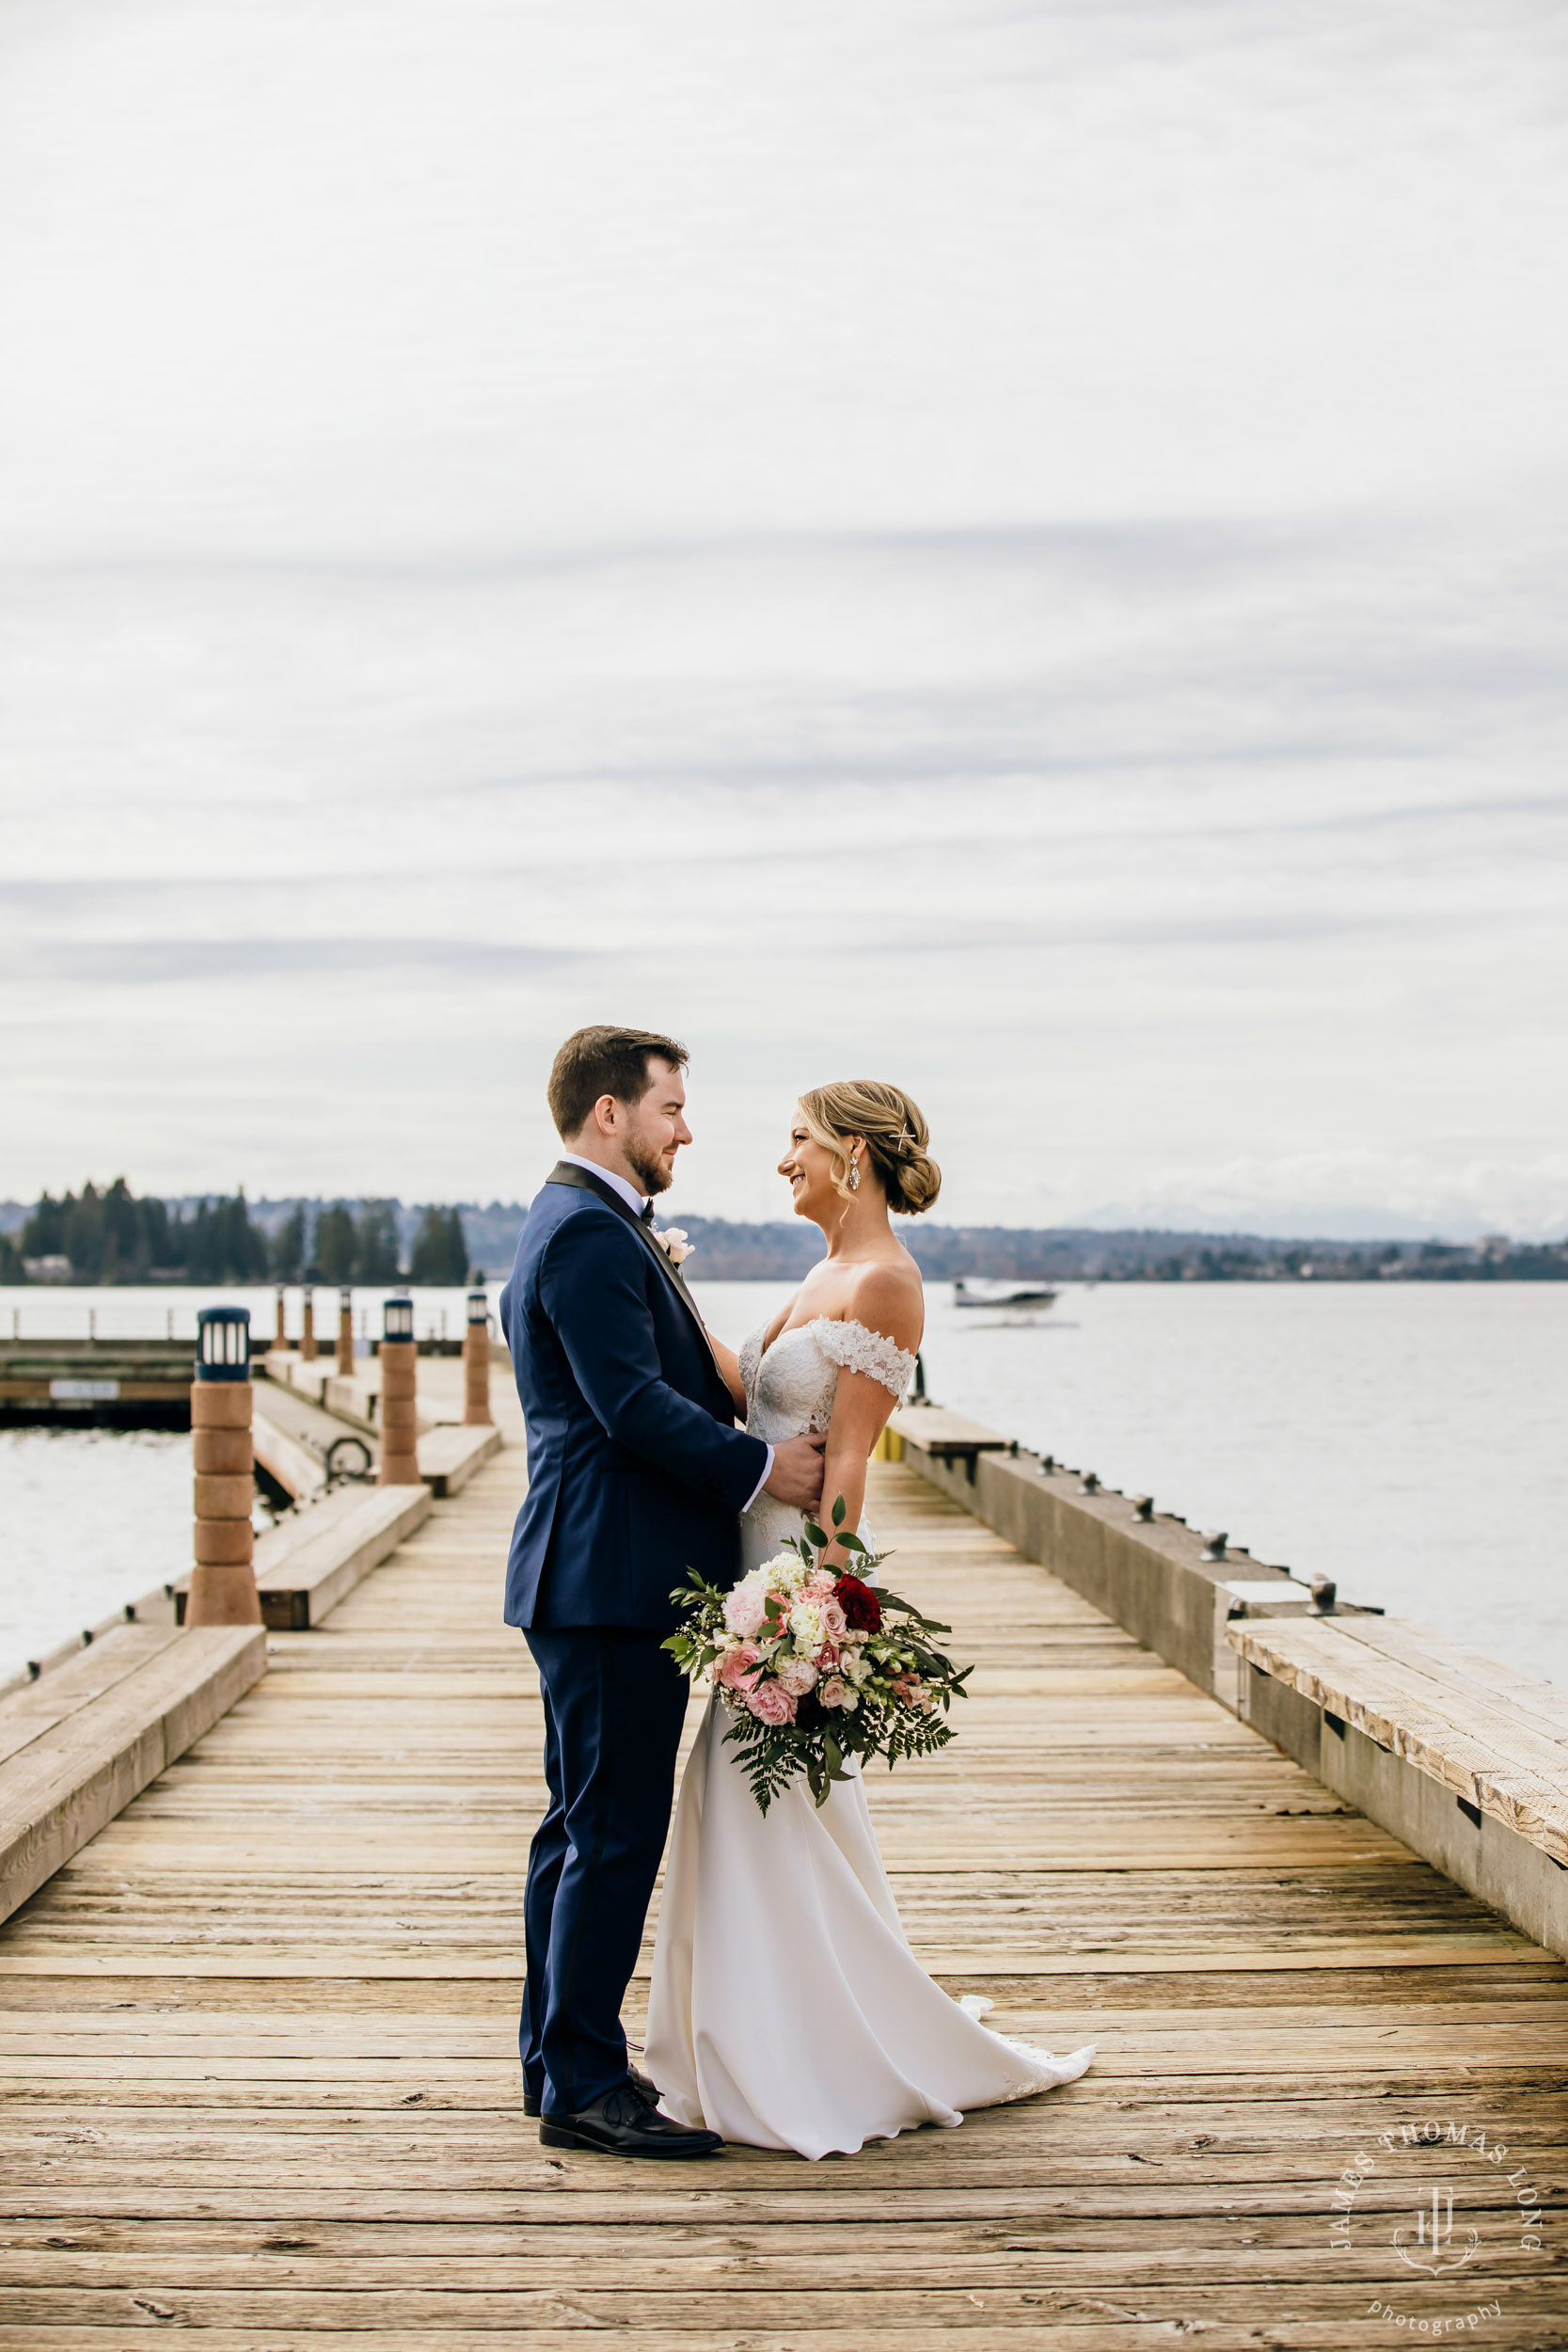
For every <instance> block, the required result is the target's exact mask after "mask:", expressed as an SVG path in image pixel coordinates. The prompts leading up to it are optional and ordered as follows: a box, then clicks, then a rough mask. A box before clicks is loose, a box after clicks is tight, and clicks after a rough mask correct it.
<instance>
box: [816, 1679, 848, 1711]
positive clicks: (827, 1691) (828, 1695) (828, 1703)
mask: <svg viewBox="0 0 1568 2352" xmlns="http://www.w3.org/2000/svg"><path fill="white" fill-rule="evenodd" d="M816 1695H817V1697H818V1698H819V1699H820V1700H821V1702H822V1704H823V1706H824V1707H842V1706H843V1705H844V1702H845V1700H846V1699H847V1697H848V1695H849V1685H848V1684H847V1682H846V1681H845V1679H844V1677H843V1676H842V1675H830V1676H829V1677H828V1679H827V1681H826V1682H824V1683H822V1684H820V1685H819V1686H818V1689H817V1692H816Z"/></svg>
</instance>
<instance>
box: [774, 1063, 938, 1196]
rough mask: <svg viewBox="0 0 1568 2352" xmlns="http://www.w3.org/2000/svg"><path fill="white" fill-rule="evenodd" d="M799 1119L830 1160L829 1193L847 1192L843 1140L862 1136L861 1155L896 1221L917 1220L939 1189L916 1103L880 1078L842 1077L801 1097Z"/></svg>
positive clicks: (927, 1135) (927, 1136) (927, 1134)
mask: <svg viewBox="0 0 1568 2352" xmlns="http://www.w3.org/2000/svg"><path fill="white" fill-rule="evenodd" d="M800 1118H801V1121H802V1123H803V1125H804V1127H805V1130H806V1133H807V1134H808V1135H809V1136H810V1137H811V1139H812V1141H813V1142H814V1143H819V1144H820V1145H821V1146H822V1149H823V1150H824V1152H832V1155H833V1190H834V1191H835V1192H839V1193H842V1194H843V1196H844V1198H845V1200H852V1199H853V1197H854V1196H853V1194H852V1193H851V1192H850V1189H849V1153H848V1151H847V1137H848V1136H864V1137H865V1149H866V1154H867V1156H868V1158H869V1159H870V1161H871V1165H872V1167H873V1168H875V1169H876V1171H877V1173H878V1175H879V1177H880V1178H881V1180H882V1189H883V1190H884V1191H885V1193H886V1194H887V1204H888V1207H889V1208H890V1209H891V1210H892V1212H893V1214H894V1215H895V1216H919V1215H920V1213H921V1211H922V1210H923V1209H928V1208H929V1207H930V1205H931V1203H932V1201H933V1200H935V1199H936V1197H937V1195H938V1193H939V1192H940V1191H941V1190H942V1170H941V1168H939V1167H938V1166H937V1164H936V1162H935V1160H933V1159H932V1157H931V1155H930V1153H929V1152H927V1149H926V1147H927V1144H928V1143H929V1141H930V1139H931V1131H930V1129H929V1128H928V1127H927V1124H926V1120H925V1118H924V1116H923V1115H922V1112H921V1108H920V1105H919V1104H918V1103H914V1102H911V1099H910V1097H909V1096H908V1095H907V1094H906V1093H905V1092H904V1090H903V1089H902V1087H890V1086H884V1085H883V1084H882V1082H881V1080H880V1079H879V1078H841V1079H840V1080H839V1082H838V1084H837V1085H836V1086H831V1087H813V1089H812V1090H811V1092H810V1093H809V1094H802V1095H801V1097H800Z"/></svg>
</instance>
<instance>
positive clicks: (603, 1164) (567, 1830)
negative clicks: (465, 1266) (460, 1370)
mask: <svg viewBox="0 0 1568 2352" xmlns="http://www.w3.org/2000/svg"><path fill="white" fill-rule="evenodd" d="M686 1062H687V1052H686V1048H685V1046H684V1045H681V1044H678V1043H677V1042H676V1041H675V1040H674V1039H673V1038H669V1037H658V1036H656V1035H654V1034H652V1033H651V1032H649V1031H647V1030H643V1029H614V1028H591V1029H578V1031H577V1032H576V1033H575V1035H573V1036H571V1037H569V1038H568V1039H567V1040H566V1042H565V1044H564V1045H563V1046H562V1048H561V1051H560V1053H559V1054H557V1056H556V1057H555V1066H554V1068H553V1069H552V1070H551V1072H550V1082H549V1089H548V1094H549V1105H550V1115H551V1117H552V1118H553V1119H554V1120H555V1124H556V1128H557V1131H558V1133H559V1134H560V1136H561V1138H562V1143H563V1144H564V1145H565V1146H566V1150H565V1152H563V1154H562V1158H561V1159H560V1161H559V1162H558V1163H557V1165H556V1167H555V1168H554V1169H553V1170H552V1171H551V1173H550V1175H549V1177H548V1178H547V1179H546V1184H545V1187H544V1190H543V1191H542V1192H541V1193H540V1195H539V1197H538V1199H537V1200H535V1201H534V1202H533V1203H532V1205H531V1208H530V1210H529V1213H528V1221H527V1223H526V1224H525V1226H524V1227H523V1233H522V1239H521V1240H520V1242H519V1243H518V1245H517V1258H516V1263H515V1265H514V1266H513V1269H512V1275H511V1279H510V1280H509V1281H508V1283H507V1285H506V1288H505V1290H504V1291H503V1292H502V1293H501V1302H500V1311H501V1322H502V1324H503V1326H504V1327H505V1331H506V1338H507V1344H508V1346H509V1347H510V1348H511V1350H512V1362H513V1366H514V1368H515V1373H516V1376H517V1393H518V1395H519V1396H520V1397H521V1399H522V1405H523V1413H524V1417H525V1419H526V1421H527V1423H528V1471H529V1488H528V1498H527V1500H526V1502H524V1504H523V1507H522V1510H521V1511H520V1512H519V1514H518V1517H517V1525H516V1530H515V1534H514V1535H513V1538H512V1555H511V1559H510V1562H509V1564H508V1567H507V1580H506V1620H507V1623H508V1624H509V1625H516V1626H521V1627H522V1629H523V1630H524V1632H525V1634H526V1635H527V1637H528V1645H529V1647H530V1649H531V1651H532V1653H533V1657H534V1661H535V1663H536V1664H537V1666H538V1668H539V1682H540V1688H541V1692H542V1694H543V1697H544V1703H545V1778H546V1782H547V1783H548V1786H549V1798H550V1801H549V1805H548V1808H547V1810H546V1814H545V1818H544V1820H543V1821H542V1822H541V1823H540V1825H539V1829H538V1831H537V1834H536V1835H535V1836H534V1840H533V1844H532V1847H531V1851H530V1854H529V1869H528V1891H527V1895H526V1897H525V1899H524V1925H525V1934H526V1940H527V1948H528V1980H527V1984H526V1986H525V1988H524V1993H523V2014H522V2024H521V2028H520V2033H519V2045H520V2048H521V2051H522V2060H523V2091H524V2108H525V2112H527V2113H529V2114H531V2115H538V2116H539V2117H540V2119H541V2121H540V2125H539V2137H540V2138H541V2140H542V2141H543V2142H544V2143H545V2145H546V2147H548V2148H597V2149H604V2150H608V2151H610V2153H615V2154H620V2155H628V2156H699V2155H707V2154H709V2153H711V2152H712V2151H713V2150H714V2149H716V2148H718V2147H719V2146H721V2141H720V2139H719V2137H718V2136H717V2135H716V2134H715V2133H713V2132H700V2131H689V2130H688V2129H687V2128H686V2127H685V2126H684V2125H683V2124H679V2123H674V2122H671V2121H670V2119H669V2118H668V2117H667V2116H663V2115H660V2114H659V2113H658V2112H657V2107H656V2106H655V2102H656V2100H657V2096H658V2093H657V2089H656V2088H655V2086H654V2085H653V2084H652V2083H650V2082H649V2081H648V2079H647V2077H646V2076H645V2075H641V2074H638V2073H637V2072H636V2071H635V2070H634V2069H633V2068H632V2067H631V2066H630V2065H629V2064H628V2061H627V2058H626V2035H625V2033H624V2032H623V2031H622V2027H621V2002H622V1998H623V1996H624V1994H625V1993H626V1986H627V1984H628V1982H629V1981H630V1979H631V1972H632V1968H633V1966H634V1964H635V1963H636V1959H637V1954H638V1949H639V1947H640V1945H641V1939H642V1922H643V1919H644V1917H645V1915H646V1913H647V1908H648V1899H649V1897H650V1895H651V1894H652V1892H653V1884H654V1879H655V1876H656V1874H657V1869H658V1863H659V1856H660V1854H661V1853H662V1851H663V1849H664V1836H665V1831H666V1829H667V1828H668V1826H669V1820H670V1806H671V1801H672V1799H673V1793H674V1778H675V1753H676V1749H677V1747H678V1746H679V1742H680V1734H681V1724H682V1720H683V1718H684V1716H685V1713H686V1700H687V1684H686V1679H685V1677H684V1676H683V1675H682V1674H681V1672H680V1670H679V1668H678V1667H677V1666H676V1665H675V1662H674V1661H673V1659H672V1657H671V1656H670V1653H669V1651H668V1650H666V1649H663V1648H662V1647H661V1646H660V1645H661V1644H662V1642H663V1640H664V1637H665V1636H666V1634H668V1633H671V1632H673V1630H674V1626H675V1612H674V1609H673V1605H672V1603H671V1600H670V1595H671V1593H672V1592H673V1590H674V1589H675V1587H676V1586H677V1585H679V1584H681V1583H682V1582H683V1581H685V1577H686V1572H687V1570H688V1568H697V1569H699V1570H700V1571H701V1572H702V1574H703V1575H704V1576H705V1577H706V1578H707V1579H708V1580H709V1581H710V1582H714V1583H721V1584H728V1583H730V1582H732V1581H733V1580H734V1578H735V1576H736V1573H737V1570H738V1565H739V1561H738V1552H739V1534H738V1522H739V1516H740V1514H741V1512H742V1511H744V1510H745V1509H746V1508H747V1507H748V1505H749V1504H750V1503H751V1502H752V1501H753V1499H754V1498H755V1497H756V1496H757V1495H758V1494H759V1493H761V1492H762V1490H763V1489H764V1488H765V1487H766V1488H767V1490H768V1493H769V1494H771V1495H775V1496H777V1498H778V1499H779V1501H780V1502H786V1503H789V1504H791V1505H792V1506H793V1507H794V1508H796V1509H798V1510H814V1509H815V1508H816V1505H817V1503H818V1502H819V1500H820V1497H821V1490H822V1456H821V1452H820V1448H821V1444H822V1440H821V1438H789V1439H787V1440H786V1441H784V1443H782V1444H780V1445H778V1446H776V1447H774V1446H768V1445H766V1444H764V1442H763V1440H762V1439H761V1438H752V1437H748V1436H747V1435H746V1433H745V1432H744V1431H743V1430H739V1429H736V1426H735V1406H734V1402H733V1399H732V1398H731V1395H730V1391H729V1388H728V1385H727V1383H726V1381H725V1379H724V1376H723V1374H722V1373H721V1370H720V1368H719V1364H718V1361H717V1359H716V1358H715V1356H714V1353H713V1349H712V1346H711V1345H710V1343H709V1341H708V1337H707V1332H706V1330H705V1327H704V1324H703V1320H702V1317H701V1316H700V1315H699V1314H698V1312H697V1309H696V1305H695V1303H694V1301H693V1300H692V1298H691V1297H690V1295H689V1292H688V1291H687V1288H686V1285H685V1283H684V1282H683V1281H682V1280H681V1279H680V1277H679V1275H678V1274H677V1272H676V1270H675V1266H674V1264H673V1261H672V1259H671V1258H670V1256H669V1255H668V1253H667V1252H666V1250H665V1249H664V1248H663V1247H662V1246H661V1245H660V1242H659V1240H658V1237H657V1232H656V1231H655V1228H654V1222H653V1215H654V1198H655V1196H656V1195H657V1194H658V1193H661V1192H663V1191H665V1190H666V1189H667V1188H668V1186H669V1184H670V1180H671V1175H672V1171H673V1168H674V1163H675V1154H676V1152H678V1151H679V1150H680V1148H681V1146H682V1145H683V1144H686V1143H689V1142H690V1140H691V1132H690V1129H689V1127H688V1126H687V1123H686V1118H685V1109H686V1088H685V1085H684V1083H683V1080H682V1074H681V1073H682V1072H683V1071H684V1069H685V1067H686Z"/></svg>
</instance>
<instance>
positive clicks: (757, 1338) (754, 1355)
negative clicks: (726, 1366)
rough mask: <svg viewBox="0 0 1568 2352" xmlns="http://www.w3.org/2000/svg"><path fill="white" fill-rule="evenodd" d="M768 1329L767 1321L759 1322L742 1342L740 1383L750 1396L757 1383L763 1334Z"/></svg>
mask: <svg viewBox="0 0 1568 2352" xmlns="http://www.w3.org/2000/svg"><path fill="white" fill-rule="evenodd" d="M767 1329H768V1326H767V1324H766V1323H759V1324H758V1326H757V1327H756V1329H755V1330H754V1331H749V1332H748V1333H747V1334H746V1337H745V1338H744V1339H743V1340H742V1341H741V1343H740V1385H741V1387H742V1388H743V1389H744V1390H745V1391H746V1394H747V1397H748V1398H750V1397H751V1396H752V1393H753V1391H755V1388H756V1385H757V1366H758V1364H759V1363H760V1362H761V1361H762V1342H763V1334H764V1333H765V1332H766V1330H767Z"/></svg>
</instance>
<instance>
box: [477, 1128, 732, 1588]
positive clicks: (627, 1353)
mask: <svg viewBox="0 0 1568 2352" xmlns="http://www.w3.org/2000/svg"><path fill="white" fill-rule="evenodd" d="M500 1313H501V1325H502V1328H503V1329H504V1330H505V1333H506V1340H507V1345H508V1346H509V1347H510V1348H511V1350H512V1363H513V1369H514V1371H515V1375H516V1380H517V1394H518V1396H519V1397H520V1398H521V1399H522V1406H523V1416H524V1419H525V1421H526V1422H527V1423H528V1477H529V1487H528V1497H527V1500H526V1501H525V1502H524V1504H523V1507H522V1509H521V1511H520V1512H519V1513H518V1515H517V1524H516V1527H515V1531H514V1534H513V1537H512V1553H511V1558H510V1560H509V1562H508V1565H507V1578H506V1620H507V1623H508V1624H509V1625H517V1626H524V1627H563V1626H591V1625H619V1626H640V1627H646V1628H648V1629H653V1630H657V1631H660V1632H665V1633H668V1632H670V1631H672V1630H673V1627H674V1624H675V1611H674V1609H673V1606H672V1603H671V1600H670V1595H671V1593H672V1592H673V1590H674V1588H675V1587H676V1586H677V1585H678V1584H680V1583H682V1582H683V1581H684V1580H685V1576H686V1571H687V1569H688V1568H698V1569H700V1570H701V1571H702V1573H703V1574H704V1575H705V1577H708V1578H709V1579H710V1580H712V1581H714V1582H717V1583H730V1582H732V1581H733V1580H734V1578H735V1576H736V1574H737V1573H738V1567H739V1548H740V1538H739V1515H740V1513H741V1512H742V1511H743V1510H744V1509H745V1507H746V1504H747V1503H748V1502H750V1501H751V1498H752V1493H753V1491H754V1490H755V1487H756V1485H757V1481H758V1480H759V1479H760V1478H761V1476H762V1474H763V1469H764V1466H765V1464H766V1462H767V1459H768V1449H767V1447H766V1446H765V1445H764V1443H763V1441H762V1439H761V1438H751V1437H748V1436H747V1435H746V1434H745V1432H744V1431H743V1430H738V1429H736V1426H735V1407H734V1405H733V1403H732V1401H731V1397H730V1392H729V1390H728V1388H727V1387H726V1386H725V1383H724V1378H723V1375H722V1374H721V1372H720V1370H719V1366H718V1364H717V1362H716V1361H715V1359H714V1355H713V1350H712V1348H711V1347H710V1346H709V1344H708V1340H707V1334H706V1332H705V1330H704V1327H703V1324H702V1320H701V1318H700V1316H699V1315H698V1313H697V1310H696V1306H695V1304H694V1303H693V1301H692V1300H691V1299H690V1298H689V1296H688V1295H687V1291H686V1286H685V1284H684V1283H683V1282H681V1281H680V1280H679V1279H677V1277H676V1275H675V1271H674V1268H673V1266H672V1265H671V1263H670V1261H669V1259H668V1258H667V1257H666V1256H665V1253H664V1251H663V1250H662V1249H660V1248H659V1247H658V1245H657V1242H656V1241H655V1240H654V1238H653V1236H652V1234H651V1233H650V1232H648V1231H647V1229H646V1227H645V1226H642V1225H641V1224H640V1223H639V1222H638V1219H637V1217H636V1216H635V1214H634V1213H633V1211H632V1210H631V1209H630V1208H628V1207H627V1205H626V1202H625V1201H624V1200H622V1199H621V1198H620V1196H619V1194H618V1193H616V1192H615V1191H614V1190H613V1188H612V1187H611V1186H610V1185H609V1184H600V1183H598V1182H597V1180H596V1179H595V1178H594V1177H593V1176H592V1175H590V1174H589V1173H588V1172H587V1171H586V1170H585V1169H583V1168H573V1167H571V1166H569V1165H567V1164H566V1163H564V1162H563V1163H562V1164H561V1165H560V1166H558V1167H557V1168H556V1169H555V1170H554V1172H553V1174H552V1175H551V1176H550V1177H549V1178H548V1180H547V1181H546V1184H545V1187H544V1190H543V1191H542V1192H541V1193H540V1194H539V1197H538V1199H537V1200H534V1201H533V1203H532V1204H531V1207H530V1209H529V1213H528V1221H527V1223H526V1224H525V1225H524V1227H523V1232H522V1238H521V1239H520V1241H519V1242H518V1244H517V1256H516V1262H515V1264H514V1266H513V1268H512V1273H511V1276H510V1279H508V1281H507V1285H506V1288H505V1289H504V1290H503V1291H502V1293H501V1300H500Z"/></svg>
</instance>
